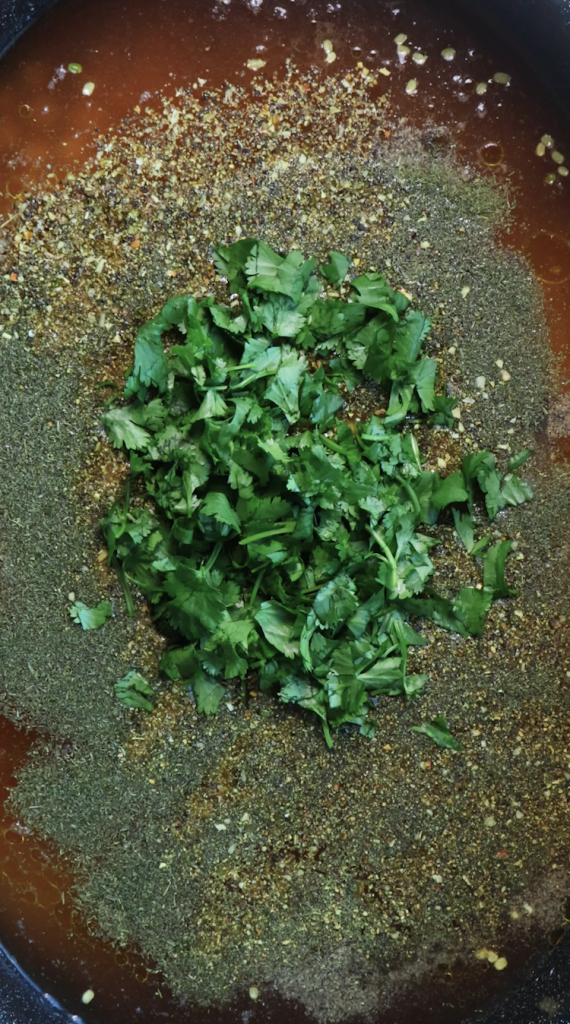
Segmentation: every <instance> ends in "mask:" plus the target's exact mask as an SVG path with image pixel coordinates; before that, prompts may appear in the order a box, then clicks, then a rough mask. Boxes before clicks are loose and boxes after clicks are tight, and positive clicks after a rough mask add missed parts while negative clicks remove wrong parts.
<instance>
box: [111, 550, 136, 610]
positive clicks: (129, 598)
mask: <svg viewBox="0 0 570 1024" xmlns="http://www.w3.org/2000/svg"><path fill="white" fill-rule="evenodd" d="M113 567H114V569H115V570H116V573H117V578H118V580H119V583H120V584H121V590H122V591H123V597H124V598H125V604H126V606H127V615H128V616H129V618H131V619H134V617H135V605H134V601H133V595H132V593H131V588H130V586H129V581H128V579H127V576H126V573H125V570H124V569H123V566H122V565H121V563H120V562H119V560H118V558H116V557H115V556H113Z"/></svg>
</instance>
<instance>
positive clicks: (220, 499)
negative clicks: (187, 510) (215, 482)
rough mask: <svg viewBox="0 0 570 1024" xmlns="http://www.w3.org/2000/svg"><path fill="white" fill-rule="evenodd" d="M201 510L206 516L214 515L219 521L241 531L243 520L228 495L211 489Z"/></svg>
mask: <svg viewBox="0 0 570 1024" xmlns="http://www.w3.org/2000/svg"><path fill="white" fill-rule="evenodd" d="M200 511H201V512H202V513H203V515H205V516H213V517H214V519H217V521H218V522H219V523H225V524H226V525H227V526H231V527H233V529H234V530H237V532H238V533H240V532H241V522H240V518H239V516H238V514H237V512H236V511H235V509H233V508H232V506H231V505H230V503H229V501H228V499H227V498H226V495H225V494H222V493H221V492H220V491H210V492H209V493H208V494H207V495H206V497H205V498H204V501H203V503H202V507H201V509H200Z"/></svg>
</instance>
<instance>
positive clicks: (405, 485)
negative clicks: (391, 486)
mask: <svg viewBox="0 0 570 1024" xmlns="http://www.w3.org/2000/svg"><path fill="white" fill-rule="evenodd" d="M396 480H397V481H398V483H399V484H400V487H403V488H404V490H405V492H406V494H407V495H408V496H409V498H410V501H411V503H412V505H413V506H414V512H416V513H417V514H418V515H420V514H421V511H422V510H421V507H420V503H419V501H418V496H417V494H416V492H415V491H414V488H413V487H412V485H411V483H410V482H409V480H404V478H403V476H397V477H396Z"/></svg>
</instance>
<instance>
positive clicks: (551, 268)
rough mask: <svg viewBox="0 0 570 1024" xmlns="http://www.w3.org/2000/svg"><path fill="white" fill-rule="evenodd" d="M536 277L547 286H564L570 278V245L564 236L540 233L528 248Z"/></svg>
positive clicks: (533, 238) (545, 232)
mask: <svg viewBox="0 0 570 1024" xmlns="http://www.w3.org/2000/svg"><path fill="white" fill-rule="evenodd" d="M526 255H527V256H528V259H529V262H530V264H531V266H532V268H533V270H534V272H535V274H536V276H537V277H538V278H539V279H540V280H541V281H544V282H545V283H546V284H562V282H563V281H566V280H567V279H568V277H570V244H569V243H568V242H567V240H566V239H565V238H563V237H562V235H556V234H549V233H548V232H547V231H540V232H539V233H538V234H537V235H534V236H533V237H532V238H531V239H530V242H529V243H528V245H527V247H526Z"/></svg>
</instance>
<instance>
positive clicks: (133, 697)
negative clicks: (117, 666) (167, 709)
mask: <svg viewBox="0 0 570 1024" xmlns="http://www.w3.org/2000/svg"><path fill="white" fill-rule="evenodd" d="M115 696H116V697H117V698H118V700H120V701H121V704H124V705H125V707H127V708H142V709H143V710H144V711H152V710H153V707H152V704H151V702H150V701H149V700H148V698H149V697H153V696H154V690H153V688H152V686H149V684H148V683H147V681H146V679H145V678H144V676H141V674H140V672H135V671H134V670H131V671H130V672H127V674H126V676H123V678H122V679H118V680H117V682H116V683H115Z"/></svg>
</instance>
